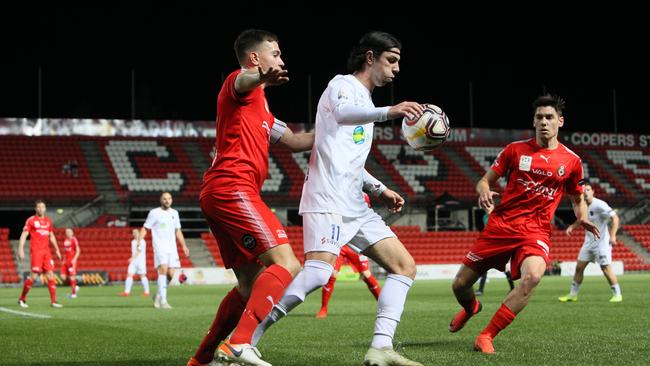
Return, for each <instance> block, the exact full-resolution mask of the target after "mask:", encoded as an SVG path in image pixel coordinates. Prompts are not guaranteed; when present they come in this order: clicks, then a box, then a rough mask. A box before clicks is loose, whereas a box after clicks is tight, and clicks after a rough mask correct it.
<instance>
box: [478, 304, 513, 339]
mask: <svg viewBox="0 0 650 366" xmlns="http://www.w3.org/2000/svg"><path fill="white" fill-rule="evenodd" d="M516 316H517V314H515V313H513V312H512V310H510V309H508V307H507V306H506V305H505V304H501V307H500V308H499V310H497V312H496V313H495V314H494V316H493V317H492V320H490V324H488V326H487V327H486V328H485V329H483V331H482V332H481V334H487V335H488V336H490V338H494V337H496V336H497V334H499V332H500V331H502V330H503V329H505V328H506V327H507V326H508V325H510V323H512V321H513V320H515V317H516Z"/></svg>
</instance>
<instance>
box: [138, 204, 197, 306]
mask: <svg viewBox="0 0 650 366" xmlns="http://www.w3.org/2000/svg"><path fill="white" fill-rule="evenodd" d="M147 229H149V230H151V236H152V239H153V240H152V242H153V256H154V266H155V267H156V269H157V270H158V292H157V293H156V296H155V298H154V303H153V306H154V307H155V308H156V309H171V308H172V307H171V305H169V303H168V302H167V284H168V283H169V281H171V279H172V278H173V277H174V271H175V269H176V268H180V267H181V261H180V258H179V257H178V248H177V246H176V241H177V240H178V242H179V243H180V244H181V248H182V249H183V253H184V254H185V256H189V255H190V251H189V249H187V245H186V244H185V237H184V236H183V232H182V231H181V220H180V217H179V215H178V211H176V210H174V209H173V208H172V194H171V193H169V192H163V193H162V194H161V195H160V207H157V208H154V209H153V210H151V211H149V214H148V215H147V220H146V221H145V222H144V225H143V226H142V229H140V238H142V239H144V238H146V237H147Z"/></svg>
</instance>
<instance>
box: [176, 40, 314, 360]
mask: <svg viewBox="0 0 650 366" xmlns="http://www.w3.org/2000/svg"><path fill="white" fill-rule="evenodd" d="M234 48H235V53H236V54H237V59H238V60H239V64H240V66H241V69H238V70H237V71H234V72H232V73H231V74H230V75H228V77H227V78H226V80H224V83H223V86H222V87H221V91H220V92H219V96H218V98H217V111H218V112H217V141H216V156H215V158H214V161H213V162H212V166H211V167H210V168H209V169H208V171H207V172H206V173H205V176H204V178H203V180H204V181H203V187H202V189H201V195H200V203H201V210H202V211H203V214H204V216H205V217H206V219H207V221H208V224H209V225H210V229H211V231H212V234H213V235H214V236H215V237H216V239H217V242H218V244H219V251H220V252H221V257H222V258H223V261H224V265H225V266H226V267H227V268H232V269H233V271H234V272H235V275H236V276H237V281H238V284H237V287H235V288H233V289H232V290H231V291H230V292H229V293H228V294H227V295H226V297H225V298H224V299H223V300H221V304H220V305H219V310H217V315H216V317H215V319H214V322H213V323H212V325H211V326H210V330H209V331H208V334H207V335H206V336H205V337H204V338H203V341H202V342H201V345H200V346H199V348H198V350H197V351H196V353H195V355H194V357H192V358H191V359H190V361H189V362H188V365H190V366H196V365H202V364H208V363H210V362H211V361H212V360H213V358H214V351H215V349H216V347H217V346H218V344H219V343H220V342H221V341H223V340H224V339H225V338H226V337H227V336H228V334H229V333H230V332H231V331H232V332H233V333H232V335H231V337H230V340H229V341H228V342H225V343H224V344H223V345H222V346H221V348H220V350H221V353H222V354H223V355H226V357H228V358H229V362H234V363H237V364H240V363H241V364H246V365H263V366H266V365H270V364H269V363H267V362H265V361H263V360H262V359H261V356H260V354H259V351H258V350H257V348H255V347H253V346H251V345H250V343H251V340H252V337H253V331H254V330H255V328H256V327H257V325H258V324H259V322H260V320H262V319H264V318H265V317H266V315H267V314H268V313H269V311H270V310H271V308H272V307H273V305H274V304H275V303H277V301H278V300H279V299H280V297H281V296H282V293H283V292H284V290H285V288H286V287H287V286H288V285H289V283H290V282H291V280H292V279H293V277H294V276H295V275H296V274H297V273H298V272H299V271H300V262H298V259H297V258H296V256H295V254H294V253H293V250H292V249H291V246H289V245H288V244H289V239H288V238H287V234H286V233H285V231H284V228H283V227H282V225H281V224H280V222H279V221H278V219H277V218H276V217H275V215H274V214H273V212H271V209H269V207H268V206H266V204H265V203H264V202H263V201H262V198H261V197H260V191H261V189H262V184H263V183H264V179H266V176H267V173H268V158H269V144H270V143H279V144H281V145H284V146H286V147H288V148H289V149H291V150H292V151H305V150H309V149H311V147H312V145H313V143H314V134H313V133H304V134H293V132H291V130H290V129H289V128H287V127H286V124H284V123H283V122H282V121H280V120H278V119H277V118H275V117H274V116H273V114H272V113H271V112H270V110H269V106H268V103H267V101H266V96H265V94H264V88H265V87H268V86H273V85H280V84H284V83H286V82H287V81H289V77H288V72H287V71H286V70H284V69H283V67H284V62H283V61H282V58H281V57H280V54H281V52H280V47H279V45H278V38H277V36H276V35H275V34H273V33H271V32H268V31H264V30H257V29H249V30H245V31H243V32H242V33H240V34H239V36H238V37H237V40H236V41H235V47H234ZM233 329H234V331H233Z"/></svg>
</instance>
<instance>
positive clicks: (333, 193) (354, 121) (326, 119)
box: [254, 32, 423, 365]
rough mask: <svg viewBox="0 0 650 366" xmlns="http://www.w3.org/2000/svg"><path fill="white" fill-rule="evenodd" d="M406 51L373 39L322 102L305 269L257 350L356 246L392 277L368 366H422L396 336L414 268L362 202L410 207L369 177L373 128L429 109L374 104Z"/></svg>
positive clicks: (309, 187) (307, 206) (387, 38)
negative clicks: (371, 199) (345, 250)
mask: <svg viewBox="0 0 650 366" xmlns="http://www.w3.org/2000/svg"><path fill="white" fill-rule="evenodd" d="M401 48H402V47H401V43H400V42H399V41H398V40H397V39H396V38H395V37H394V36H392V35H390V34H388V33H384V32H370V33H367V34H366V35H364V36H363V37H362V38H361V40H360V41H359V44H358V45H357V47H356V48H355V49H354V50H353V51H352V53H351V54H350V58H349V59H348V68H349V69H350V71H351V72H352V74H349V75H337V76H335V77H334V78H333V79H332V80H331V81H330V82H329V84H328V86H327V88H326V89H325V91H324V92H323V94H322V96H321V98H320V101H319V102H318V110H317V114H316V125H315V143H314V147H313V148H312V150H311V159H310V161H309V171H308V174H307V176H306V178H305V184H304V186H303V192H302V198H301V201H300V214H301V215H302V216H303V223H304V243H305V244H304V249H305V259H306V260H305V264H304V267H303V269H302V271H301V272H300V273H299V274H298V276H297V277H296V278H295V279H294V280H293V282H292V283H291V285H289V287H288V288H287V290H286V291H285V293H284V296H283V297H282V299H281V300H280V301H279V302H278V304H277V305H275V306H274V308H273V310H272V311H271V313H270V314H269V315H268V316H267V317H266V319H265V320H264V321H263V322H262V324H260V326H259V327H258V329H257V330H256V332H255V333H256V334H255V336H254V342H255V343H257V341H258V340H259V338H260V337H261V335H262V333H263V332H264V330H266V329H267V328H268V327H269V326H270V325H271V324H273V323H275V322H277V321H278V320H279V319H280V318H282V317H283V316H285V315H286V314H287V312H289V311H291V310H292V309H293V308H295V307H296V306H298V305H299V304H301V303H302V302H303V301H304V300H305V296H306V295H307V294H309V293H311V292H312V291H314V290H316V289H318V288H319V287H321V286H323V285H325V284H326V283H327V281H328V280H329V278H330V276H331V274H332V270H333V267H332V266H333V265H334V263H335V262H336V258H337V257H338V255H339V252H340V250H341V247H342V246H343V245H345V244H346V243H351V244H352V245H354V246H355V247H357V248H359V249H361V250H362V254H364V255H366V256H368V257H370V258H372V259H373V260H375V261H376V262H377V263H378V264H379V265H380V266H382V267H383V268H384V269H385V270H386V271H387V272H388V277H387V279H386V282H385V284H384V287H383V289H382V291H381V294H380V295H379V299H378V310H377V318H376V321H375V331H374V337H373V339H372V344H371V347H370V349H369V350H368V352H367V354H366V356H365V360H364V364H365V365H421V364H420V363H418V362H414V361H411V360H408V359H406V358H405V357H403V356H402V355H400V354H398V353H397V352H395V351H394V350H393V336H394V334H395V330H396V328H397V324H398V323H399V321H400V317H401V315H402V311H403V309H404V302H405V300H406V295H407V293H408V290H409V288H410V287H411V284H412V283H413V279H414V278H415V273H416V267H415V261H414V260H413V257H411V255H410V254H409V252H408V251H407V250H406V248H405V247H404V245H403V244H402V243H401V242H400V241H399V240H398V239H397V237H396V236H395V234H394V233H393V232H392V231H391V230H390V228H389V227H388V226H386V224H385V223H384V221H383V220H382V218H381V217H380V216H379V215H377V213H375V212H374V211H373V209H371V208H369V207H368V205H367V204H366V203H365V201H364V198H363V189H366V190H367V191H368V192H369V193H370V194H373V195H374V196H376V197H379V198H380V199H381V200H382V201H383V202H384V203H385V204H386V205H387V206H388V208H389V209H390V211H391V212H393V213H396V212H399V211H401V210H402V206H403V205H404V199H402V197H400V196H399V194H397V193H396V192H394V191H392V190H390V189H388V188H386V186H384V185H383V184H382V183H381V182H379V181H378V180H377V179H375V178H374V177H372V176H371V175H370V174H368V172H367V171H366V170H365V169H364V165H365V162H366V158H367V157H368V153H369V152H370V148H371V146H372V139H373V126H374V122H383V121H386V120H389V119H394V118H401V117H404V116H408V117H409V118H411V119H413V118H416V117H419V116H420V115H421V113H422V111H423V107H422V105H420V104H418V103H415V102H402V103H400V104H397V105H395V106H388V107H380V108H377V107H375V106H374V104H373V102H372V92H373V90H374V89H375V88H376V87H382V86H384V85H386V84H388V83H390V82H392V81H393V79H394V78H395V76H396V74H397V73H398V72H399V61H400V57H401V56H400V50H401Z"/></svg>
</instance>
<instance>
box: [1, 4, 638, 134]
mask: <svg viewBox="0 0 650 366" xmlns="http://www.w3.org/2000/svg"><path fill="white" fill-rule="evenodd" d="M78 4H83V6H81V5H78V6H74V5H70V4H67V5H62V4H60V3H54V4H29V3H28V4H26V5H21V7H20V8H11V9H5V10H4V11H3V12H2V13H3V18H4V19H3V22H2V24H1V25H0V27H2V33H1V34H2V36H1V37H2V44H3V46H2V57H0V82H1V85H2V87H1V88H0V100H1V102H0V117H39V116H40V117H93V118H131V117H132V116H133V117H135V118H142V119H190V120H212V119H214V118H215V97H216V94H217V92H218V90H219V86H220V82H221V79H222V77H223V76H224V75H227V73H229V72H230V71H232V70H234V69H235V68H236V67H237V63H236V60H235V57H234V55H233V52H232V43H233V40H234V38H235V36H236V35H237V33H238V32H239V31H240V30H242V29H245V28H248V27H257V28H265V29H269V30H272V31H274V32H276V33H277V34H278V35H279V37H280V40H281V43H280V45H281V48H282V50H283V52H284V60H285V62H286V64H287V65H286V67H287V69H288V70H289V71H290V75H291V79H292V80H291V82H290V83H289V84H288V85H285V86H282V87H281V88H272V89H269V92H268V94H269V99H270V100H271V105H272V109H273V111H274V112H275V114H276V115H277V116H278V117H280V118H282V119H284V120H288V121H294V122H301V121H309V120H310V119H313V112H312V113H311V114H310V113H309V110H310V109H309V103H311V108H312V109H311V110H312V111H313V110H314V109H315V106H316V104H317V101H318V97H319V95H320V92H321V91H322V90H323V89H324V87H325V85H326V82H327V81H328V80H329V79H330V78H331V77H332V76H333V75H335V74H336V73H342V72H345V60H346V58H347V53H348V51H349V49H350V48H351V47H352V46H353V44H354V43H355V42H356V41H357V40H358V38H359V37H360V36H361V35H362V34H363V33H364V32H365V31H368V30H372V29H379V30H385V31H388V32H392V33H394V34H395V35H397V36H398V37H399V38H400V39H401V40H402V42H403V44H404V49H403V62H402V64H401V66H402V69H403V71H402V73H401V75H400V76H399V77H398V79H397V81H396V83H395V85H394V87H393V89H389V88H386V89H383V90H378V91H377V92H376V95H375V101H376V104H378V105H380V104H385V103H389V102H390V100H391V95H392V97H393V98H394V100H395V101H401V100H404V99H412V100H417V101H420V102H432V103H436V104H439V105H441V106H442V107H443V108H444V109H445V110H446V111H447V112H448V114H449V115H450V116H451V120H452V124H453V125H455V126H466V127H472V126H473V127H499V128H530V127H531V113H530V102H531V100H532V99H533V98H534V97H535V96H537V95H538V94H540V93H542V92H545V91H547V92H551V93H557V94H560V95H562V96H563V97H565V99H566V100H567V103H568V109H567V111H566V116H567V125H566V126H565V129H567V130H574V131H617V132H636V133H647V132H650V127H648V123H646V122H647V115H646V104H647V101H648V100H649V97H650V92H649V91H648V80H649V79H650V78H649V77H648V67H647V65H648V64H649V62H648V61H650V57H648V56H647V53H648V52H647V50H646V49H645V48H646V46H647V45H646V42H645V41H643V38H644V34H645V32H644V30H643V23H644V22H643V21H642V20H637V19H635V18H636V14H640V13H639V12H638V11H636V10H635V9H617V8H615V7H608V8H603V9H599V8H597V7H595V6H592V7H591V8H589V9H579V10H572V11H569V10H568V9H565V8H562V7H560V6H559V5H557V4H553V3H545V4H539V6H538V7H536V8H531V9H521V8H517V7H513V6H509V7H508V5H500V7H493V5H490V7H487V6H483V7H475V6H469V5H468V6H466V7H464V8H463V9H454V10H447V9H445V8H444V7H443V6H442V5H444V4H437V3H433V2H432V3H430V4H425V3H424V2H419V3H418V2H408V1H407V2H397V3H387V4H386V5H380V4H379V3H377V4H375V3H372V4H371V3H366V4H365V7H366V10H364V8H362V5H351V4H347V3H337V2H318V3H308V2H307V3H295V4H291V3H261V2H248V3H245V4H244V3H239V4H236V3H233V2H230V3H228V4H226V3H225V2H211V3H207V2H205V3H200V2H195V3H191V2H187V3H184V4H183V5H174V6H170V5H167V4H163V3H160V2H137V4H129V3H119V2H111V3H110V5H105V6H89V5H87V4H85V3H78ZM4 6H6V5H4ZM367 9H370V10H367ZM296 13H297V14H300V15H298V16H296V15H295V14H296ZM513 14H514V15H513ZM39 67H40V69H41V87H42V89H41V90H42V93H41V97H42V99H41V108H40V112H39V108H38V80H39V71H38V70H39ZM132 71H133V75H134V78H132ZM308 75H310V76H311V86H312V88H311V93H312V94H311V95H309V94H308V92H307V90H308ZM132 81H135V83H134V84H133V85H134V88H133V98H132ZM470 85H471V86H470ZM470 88H471V91H472V92H471V95H472V97H471V98H470ZM133 102H134V103H133ZM133 106H135V108H132V107H133ZM470 106H471V107H470ZM614 106H615V107H614Z"/></svg>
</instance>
